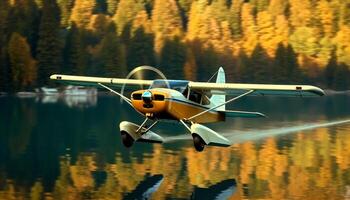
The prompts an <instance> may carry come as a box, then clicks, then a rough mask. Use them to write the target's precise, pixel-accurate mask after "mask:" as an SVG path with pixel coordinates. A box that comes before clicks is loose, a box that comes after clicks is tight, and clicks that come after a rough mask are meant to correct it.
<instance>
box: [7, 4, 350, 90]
mask: <svg viewBox="0 0 350 200" xmlns="http://www.w3.org/2000/svg"><path fill="white" fill-rule="evenodd" d="M349 36H350V0H1V1H0V91H6V92H14V91H22V90H32V89H33V88H35V87H41V86H44V85H52V84H53V83H52V82H50V81H49V79H48V77H49V75H50V74H53V73H65V74H75V75H93V76H106V77H121V78H122V77H125V76H126V74H127V73H128V71H130V70H131V69H133V68H134V67H137V66H140V65H151V66H155V67H157V68H159V69H161V70H162V71H163V72H164V73H165V74H166V75H168V76H169V78H177V79H179V78H182V79H190V80H205V81H206V80H208V78H209V77H210V75H211V74H213V73H215V71H216V70H217V69H218V67H220V66H223V67H224V69H225V70H226V73H227V76H228V77H227V80H228V81H229V82H241V83H245V82H250V83H276V84H290V83H298V84H301V83H303V84H315V85H318V86H321V87H323V88H328V89H334V90H347V89H349V88H350V78H349V77H350V37H349ZM208 76H209V77H208Z"/></svg>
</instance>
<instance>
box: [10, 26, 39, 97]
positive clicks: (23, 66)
mask: <svg viewBox="0 0 350 200" xmlns="http://www.w3.org/2000/svg"><path fill="white" fill-rule="evenodd" d="M8 54H9V60H10V65H11V74H12V81H13V83H14V87H15V89H17V90H18V89H21V90H22V89H27V88H28V87H29V86H33V85H34V84H35V81H36V78H37V68H36V61H35V60H34V59H33V58H32V55H31V52H30V47H29V45H28V43H27V40H26V39H25V38H24V37H22V36H21V35H20V34H18V33H13V34H12V35H11V39H10V41H9V49H8Z"/></svg>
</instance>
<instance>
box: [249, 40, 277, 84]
mask: <svg viewBox="0 0 350 200" xmlns="http://www.w3.org/2000/svg"><path fill="white" fill-rule="evenodd" d="M249 63H250V65H249V66H248V68H247V70H248V72H249V73H251V74H252V78H253V80H251V81H252V82H254V83H268V82H269V81H270V80H271V69H270V65H271V64H270V60H269V58H268V55H267V53H266V51H265V50H264V49H263V48H262V46H261V45H260V44H259V43H258V45H257V46H256V47H255V49H254V51H253V53H252V56H251V57H250V62H249Z"/></svg>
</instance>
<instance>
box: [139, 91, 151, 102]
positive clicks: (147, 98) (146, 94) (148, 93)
mask: <svg viewBox="0 0 350 200" xmlns="http://www.w3.org/2000/svg"><path fill="white" fill-rule="evenodd" d="M141 97H142V100H143V102H145V104H150V103H151V102H152V93H151V91H149V90H147V91H145V92H144V93H143V94H142V96H141Z"/></svg>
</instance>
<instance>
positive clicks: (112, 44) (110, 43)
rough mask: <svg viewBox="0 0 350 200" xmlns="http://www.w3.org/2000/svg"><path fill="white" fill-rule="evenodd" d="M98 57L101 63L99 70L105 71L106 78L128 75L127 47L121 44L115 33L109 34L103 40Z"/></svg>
mask: <svg viewBox="0 0 350 200" xmlns="http://www.w3.org/2000/svg"><path fill="white" fill-rule="evenodd" d="M98 56H99V57H98V60H100V61H101V66H100V68H99V69H101V68H103V69H104V72H105V73H104V74H103V75H104V76H109V77H122V76H125V75H126V74H127V69H126V53H125V47H124V46H123V45H122V44H121V43H120V41H119V40H118V38H117V37H116V33H115V32H110V33H108V34H107V35H106V36H105V37H104V38H103V39H102V41H101V51H100V52H99V54H98Z"/></svg>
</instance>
